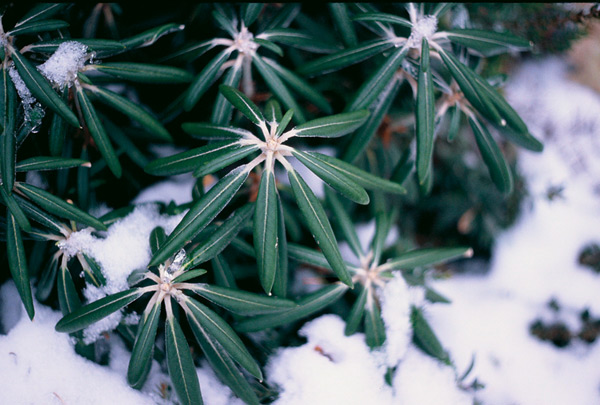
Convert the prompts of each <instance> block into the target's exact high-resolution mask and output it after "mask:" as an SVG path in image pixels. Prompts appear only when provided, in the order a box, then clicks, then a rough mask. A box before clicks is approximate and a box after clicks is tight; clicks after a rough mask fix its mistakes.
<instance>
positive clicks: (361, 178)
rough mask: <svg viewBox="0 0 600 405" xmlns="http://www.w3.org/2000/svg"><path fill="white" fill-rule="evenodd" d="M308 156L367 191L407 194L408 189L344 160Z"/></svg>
mask: <svg viewBox="0 0 600 405" xmlns="http://www.w3.org/2000/svg"><path fill="white" fill-rule="evenodd" d="M306 154H307V155H310V156H311V157H313V158H315V159H318V160H320V161H322V162H324V163H325V164H327V165H328V166H330V167H335V168H336V169H337V170H339V171H340V172H342V173H343V174H345V175H346V176H348V177H349V178H350V179H352V180H353V181H354V182H355V183H356V184H358V185H359V186H361V187H364V188H366V189H367V190H379V191H384V192H386V193H394V194H405V193H406V189H405V188H404V187H402V185H400V184H398V183H394V182H392V181H389V180H385V179H382V178H381V177H377V176H375V175H372V174H371V173H369V172H366V171H364V170H361V169H359V168H358V167H356V166H354V165H352V164H350V163H347V162H344V161H343V160H340V159H337V158H334V157H332V156H327V155H324V154H322V153H317V152H306Z"/></svg>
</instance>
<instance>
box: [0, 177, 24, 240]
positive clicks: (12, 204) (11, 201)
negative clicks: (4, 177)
mask: <svg viewBox="0 0 600 405" xmlns="http://www.w3.org/2000/svg"><path fill="white" fill-rule="evenodd" d="M15 197H18V196H17V195H11V194H8V193H7V192H6V190H5V189H4V187H0V200H2V202H3V203H4V204H5V205H6V206H7V207H8V211H10V213H11V214H12V215H13V217H14V218H15V221H17V224H19V227H20V228H21V229H23V230H24V231H25V232H30V231H31V224H30V223H29V220H28V219H27V216H26V215H25V213H24V212H23V209H22V208H21V207H20V206H19V204H18V203H17V201H16V199H15Z"/></svg>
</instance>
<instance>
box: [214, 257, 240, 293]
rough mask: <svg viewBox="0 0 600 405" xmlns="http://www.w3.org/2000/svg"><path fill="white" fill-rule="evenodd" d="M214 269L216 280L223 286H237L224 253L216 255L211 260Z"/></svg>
mask: <svg viewBox="0 0 600 405" xmlns="http://www.w3.org/2000/svg"><path fill="white" fill-rule="evenodd" d="M210 264H211V266H212V271H213V274H214V277H215V282H216V283H217V284H218V285H220V286H223V287H229V288H237V285H236V282H235V277H234V276H233V273H232V272H231V269H230V268H229V264H227V261H226V260H225V258H224V257H223V255H216V256H215V258H214V259H212V260H211V261H210Z"/></svg>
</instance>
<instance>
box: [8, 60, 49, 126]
mask: <svg viewBox="0 0 600 405" xmlns="http://www.w3.org/2000/svg"><path fill="white" fill-rule="evenodd" d="M8 74H9V75H10V79H11V80H12V82H13V84H14V85H15V89H16V90H17V94H18V95H19V98H20V99H21V103H22V105H23V112H24V118H25V122H29V121H31V122H33V123H34V126H36V125H37V124H38V123H39V122H41V120H42V118H43V117H44V110H43V108H42V106H41V105H40V103H38V102H37V100H36V99H35V97H33V95H31V91H29V88H27V85H26V84H25V82H24V81H23V79H22V78H21V75H19V72H18V71H17V69H16V68H15V67H14V65H13V66H11V67H10V69H9V70H8Z"/></svg>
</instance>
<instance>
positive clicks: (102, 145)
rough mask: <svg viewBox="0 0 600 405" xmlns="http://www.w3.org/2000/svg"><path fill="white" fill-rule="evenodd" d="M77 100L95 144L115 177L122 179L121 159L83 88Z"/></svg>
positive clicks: (78, 92)
mask: <svg viewBox="0 0 600 405" xmlns="http://www.w3.org/2000/svg"><path fill="white" fill-rule="evenodd" d="M77 100H78V101H79V106H80V108H81V112H82V114H83V119H84V120H85V124H86V126H87V128H88V130H89V132H90V135H92V138H93V139H94V143H95V144H96V146H97V147H98V151H99V152H100V154H101V155H102V157H103V158H104V160H105V161H106V164H107V166H108V168H109V169H110V171H111V172H112V173H113V174H114V175H115V177H117V178H119V177H121V173H122V169H121V164H120V163H119V158H117V154H116V153H115V150H114V149H113V147H112V145H111V144H110V139H109V138H108V135H107V133H106V130H105V129H104V127H103V126H102V123H101V122H100V118H98V113H97V112H96V109H95V108H94V106H93V105H92V103H91V102H90V99H89V98H88V96H87V95H86V94H85V92H84V91H83V89H82V88H81V87H80V88H78V89H77Z"/></svg>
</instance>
